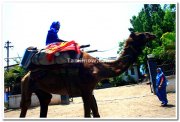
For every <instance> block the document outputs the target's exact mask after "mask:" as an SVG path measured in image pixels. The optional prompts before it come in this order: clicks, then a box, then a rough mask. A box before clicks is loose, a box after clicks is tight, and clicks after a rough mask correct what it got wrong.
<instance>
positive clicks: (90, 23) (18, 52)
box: [2, 1, 143, 66]
mask: <svg viewBox="0 0 180 122" xmlns="http://www.w3.org/2000/svg"><path fill="white" fill-rule="evenodd" d="M142 8H143V3H137V2H95V1H94V2H65V1H64V2H62V1H61V2H4V3H3V4H2V39H3V44H2V45H3V47H4V45H5V42H6V41H8V40H9V41H10V42H11V44H10V45H12V46H14V47H13V48H11V49H10V57H18V56H20V57H22V56H23V54H24V51H25V49H26V48H27V47H29V46H35V47H37V48H38V49H42V48H45V40H46V36H47V32H48V30H49V27H50V25H51V23H52V22H53V21H59V22H60V23H61V28H60V31H59V32H58V36H59V38H61V39H63V40H66V41H71V40H74V41H76V42H77V43H79V45H83V44H90V45H91V46H90V47H88V48H86V50H94V49H97V50H99V51H103V50H108V51H106V52H95V53H90V55H92V56H94V57H100V58H107V57H115V56H118V54H117V50H118V42H120V41H123V40H125V39H127V38H128V36H129V34H130V32H129V30H128V28H129V27H132V26H131V23H130V19H131V18H132V16H134V15H136V16H137V15H138V13H139V12H140V11H141V9H142ZM3 58H6V49H5V48H3ZM14 63H15V62H14V61H13V60H10V64H14ZM4 66H6V62H5V61H4Z"/></svg>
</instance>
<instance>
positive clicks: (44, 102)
mask: <svg viewBox="0 0 180 122" xmlns="http://www.w3.org/2000/svg"><path fill="white" fill-rule="evenodd" d="M35 93H36V95H37V97H38V99H39V102H40V117H47V112H48V105H49V103H50V102H51V98H52V95H51V94H49V93H47V92H44V91H42V90H39V89H38V90H36V91H35Z"/></svg>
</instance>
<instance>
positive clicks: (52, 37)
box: [46, 21, 65, 45]
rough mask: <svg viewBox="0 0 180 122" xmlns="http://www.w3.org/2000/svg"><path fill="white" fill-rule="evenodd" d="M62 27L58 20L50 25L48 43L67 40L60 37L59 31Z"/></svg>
mask: <svg viewBox="0 0 180 122" xmlns="http://www.w3.org/2000/svg"><path fill="white" fill-rule="evenodd" d="M59 29H60V22H59V21H56V22H53V23H52V24H51V26H50V30H49V31H48V34H47V37H46V45H48V44H51V43H54V42H65V41H64V40H62V39H59V37H58V34H57V33H58V31H59Z"/></svg>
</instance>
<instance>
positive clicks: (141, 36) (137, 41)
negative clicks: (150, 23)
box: [125, 32, 156, 49]
mask: <svg viewBox="0 0 180 122" xmlns="http://www.w3.org/2000/svg"><path fill="white" fill-rule="evenodd" d="M155 38H156V36H155V35H154V34H151V33H149V32H143V33H135V32H131V34H130V36H129V38H128V39H127V41H126V44H125V46H126V47H128V46H132V47H134V48H135V49H141V48H142V47H144V46H145V45H146V43H148V42H149V41H151V40H153V39H155Z"/></svg>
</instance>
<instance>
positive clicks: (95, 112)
mask: <svg viewBox="0 0 180 122" xmlns="http://www.w3.org/2000/svg"><path fill="white" fill-rule="evenodd" d="M91 97H92V98H91V100H92V102H91V106H90V107H91V110H92V112H93V117H100V115H99V111H98V106H97V102H96V98H95V97H94V95H91Z"/></svg>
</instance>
